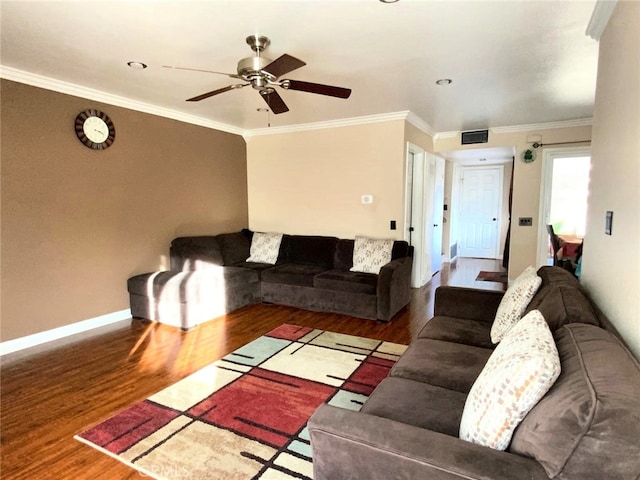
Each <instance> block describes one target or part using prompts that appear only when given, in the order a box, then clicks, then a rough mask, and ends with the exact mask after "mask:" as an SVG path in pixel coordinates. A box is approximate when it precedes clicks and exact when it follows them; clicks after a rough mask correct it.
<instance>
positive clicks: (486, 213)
mask: <svg viewBox="0 0 640 480" xmlns="http://www.w3.org/2000/svg"><path fill="white" fill-rule="evenodd" d="M502 172H503V169H502V168H500V167H486V168H485V167H470V168H465V169H464V170H463V173H462V203H461V216H460V217H461V222H460V230H461V241H460V249H459V252H458V254H459V255H460V256H461V257H476V258H498V231H499V225H500V207H501V205H500V203H501V197H502Z"/></svg>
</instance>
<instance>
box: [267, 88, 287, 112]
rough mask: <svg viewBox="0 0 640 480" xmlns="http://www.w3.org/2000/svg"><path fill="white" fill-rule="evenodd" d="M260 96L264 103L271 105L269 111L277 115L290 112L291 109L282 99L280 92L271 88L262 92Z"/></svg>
mask: <svg viewBox="0 0 640 480" xmlns="http://www.w3.org/2000/svg"><path fill="white" fill-rule="evenodd" d="M260 96H261V97H262V98H264V101H265V102H267V105H269V109H270V110H271V111H272V112H273V113H275V114H278V113H284V112H288V111H289V107H287V105H286V104H285V103H284V100H282V97H281V96H280V95H278V92H276V91H275V90H273V89H271V88H269V89H264V90H260Z"/></svg>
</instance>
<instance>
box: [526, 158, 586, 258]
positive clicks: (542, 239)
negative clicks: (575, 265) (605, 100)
mask: <svg viewBox="0 0 640 480" xmlns="http://www.w3.org/2000/svg"><path fill="white" fill-rule="evenodd" d="M542 157H543V158H542V162H543V163H542V181H541V182H540V213H539V218H540V220H541V221H540V222H539V225H538V255H537V257H538V265H539V266H541V265H551V264H553V250H552V248H551V245H550V239H549V233H548V231H547V225H552V226H553V230H554V232H555V233H556V234H557V235H562V236H565V237H567V238H571V239H573V240H572V241H573V242H577V243H580V241H581V239H582V238H584V233H585V226H586V220H587V197H588V194H589V173H590V170H591V148H590V147H568V148H549V149H544V151H543V156H542ZM574 247H575V245H574ZM569 256H571V255H569Z"/></svg>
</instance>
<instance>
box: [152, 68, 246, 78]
mask: <svg viewBox="0 0 640 480" xmlns="http://www.w3.org/2000/svg"><path fill="white" fill-rule="evenodd" d="M162 67H163V68H173V69H174V70H188V71H190V72H204V73H216V74H218V75H226V76H227V77H231V78H241V77H239V76H238V75H236V74H234V73H225V72H214V71H213V70H202V69H200V68H188V67H172V66H170V65H163V66H162Z"/></svg>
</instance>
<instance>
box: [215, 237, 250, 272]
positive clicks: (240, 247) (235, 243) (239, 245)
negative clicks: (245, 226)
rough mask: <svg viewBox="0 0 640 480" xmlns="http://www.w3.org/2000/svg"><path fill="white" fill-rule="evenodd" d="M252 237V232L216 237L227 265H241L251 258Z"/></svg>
mask: <svg viewBox="0 0 640 480" xmlns="http://www.w3.org/2000/svg"><path fill="white" fill-rule="evenodd" d="M251 237H252V232H250V231H249V230H242V231H240V232H234V233H221V234H220V235H216V239H217V240H218V243H219V244H220V251H221V252H222V258H223V260H224V264H225V265H234V264H236V263H241V262H244V261H246V260H247V258H249V252H250V249H251Z"/></svg>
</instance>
